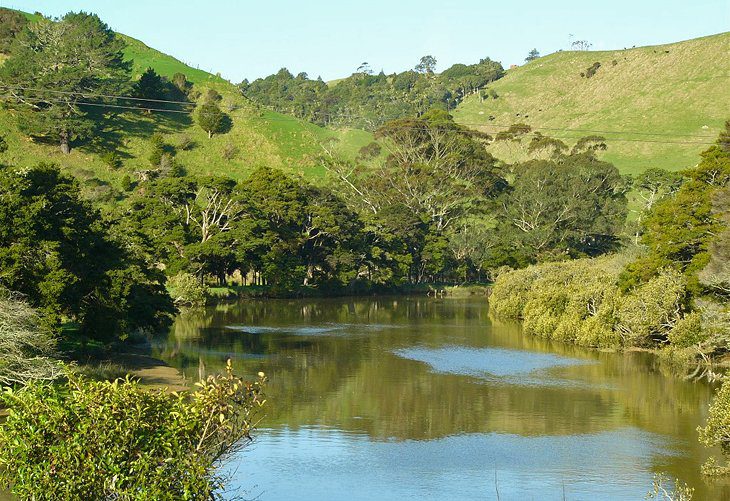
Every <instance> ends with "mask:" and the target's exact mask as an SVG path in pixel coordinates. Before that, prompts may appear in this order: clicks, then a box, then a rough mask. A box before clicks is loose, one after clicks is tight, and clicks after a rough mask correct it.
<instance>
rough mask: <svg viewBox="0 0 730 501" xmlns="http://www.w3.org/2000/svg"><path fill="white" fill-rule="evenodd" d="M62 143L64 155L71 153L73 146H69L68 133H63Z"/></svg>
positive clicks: (61, 136) (61, 135) (63, 131)
mask: <svg viewBox="0 0 730 501" xmlns="http://www.w3.org/2000/svg"><path fill="white" fill-rule="evenodd" d="M60 142H61V144H60V146H61V153H63V154H64V155H68V154H69V153H71V145H69V143H68V131H65V130H62V131H61V134H60Z"/></svg>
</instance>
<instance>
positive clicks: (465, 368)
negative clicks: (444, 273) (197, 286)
mask: <svg viewBox="0 0 730 501" xmlns="http://www.w3.org/2000/svg"><path fill="white" fill-rule="evenodd" d="M156 350H157V351H158V355H159V356H160V357H161V358H163V359H164V360H165V361H167V362H168V363H170V364H171V365H173V366H175V367H178V368H179V369H181V370H182V371H183V372H184V373H185V375H186V377H189V378H196V377H197V376H198V375H199V374H204V373H206V372H210V371H217V370H220V369H222V367H223V365H224V363H225V360H226V359H227V358H228V357H232V358H234V359H235V361H236V365H237V366H238V368H239V370H240V371H241V372H243V373H244V374H247V375H250V376H252V375H254V374H255V373H256V372H258V371H259V370H263V371H265V372H266V373H267V374H268V375H269V378H270V385H269V390H268V398H269V402H270V406H269V408H268V410H267V416H266V419H265V422H264V426H265V427H266V429H264V430H261V431H260V436H259V441H258V443H257V445H255V446H254V447H253V448H251V449H250V450H247V451H244V453H243V454H242V456H241V458H240V461H242V463H241V468H240V470H241V471H243V470H245V472H246V474H245V475H243V476H236V480H235V481H234V484H235V485H239V486H253V485H254V484H257V485H259V487H260V489H261V491H262V492H264V493H265V495H264V496H263V498H262V499H278V498H282V497H283V498H286V497H287V496H288V495H289V494H294V493H298V497H299V498H300V499H317V498H318V497H321V496H322V495H326V494H327V493H331V494H330V495H335V497H342V496H347V497H348V498H349V499H359V498H363V499H366V498H368V497H372V496H375V497H382V498H385V499H395V498H398V497H403V496H406V497H413V496H414V495H416V496H421V497H425V498H428V497H433V498H434V499H437V498H439V496H440V497H441V498H442V499H443V498H444V496H445V497H446V498H453V496H457V497H462V498H470V497H472V496H473V495H474V494H475V492H476V490H479V491H480V492H487V494H486V496H487V498H489V496H492V494H494V492H495V491H494V485H493V484H494V473H495V468H496V471H497V472H498V483H499V485H500V488H501V494H503V496H504V497H503V499H513V498H514V497H510V496H518V495H519V494H520V493H521V492H522V493H524V494H525V495H527V496H528V498H529V497H530V496H535V499H538V498H543V499H544V498H546V497H547V498H548V499H550V498H555V499H562V492H563V491H562V489H564V488H565V492H566V498H567V499H586V498H587V497H588V498H590V499H603V498H611V499H623V498H627V499H630V498H633V499H641V498H643V496H644V495H645V494H646V492H647V491H648V490H649V489H650V487H651V480H652V475H653V473H654V472H659V471H663V472H666V473H667V474H668V475H670V476H671V477H678V478H680V479H682V480H683V481H686V482H688V483H689V484H690V485H691V486H692V487H695V488H696V489H697V491H696V494H697V498H698V499H721V498H723V497H726V498H730V490H728V487H727V486H726V485H723V484H709V483H707V482H706V481H705V480H704V479H703V478H702V477H701V475H700V473H699V468H700V465H701V463H702V462H703V461H704V459H705V457H706V451H705V450H703V449H702V447H701V446H700V445H699V443H698V442H697V433H696V428H697V426H699V425H701V424H702V423H703V422H704V420H705V418H706V409H707V406H708V403H709V401H710V399H711V397H712V391H713V389H712V387H710V386H709V385H707V384H704V383H690V382H686V381H682V380H680V379H678V378H672V377H667V376H666V375H663V374H662V373H661V371H660V370H659V367H658V365H657V361H656V359H655V358H654V357H652V356H651V355H648V354H645V353H601V352H597V351H590V350H584V349H581V348H578V347H575V346H570V345H563V344H559V343H553V342H550V341H547V340H544V339H541V338H535V337H531V336H525V335H523V334H522V333H521V331H520V326H519V325H517V324H515V323H502V322H498V321H496V320H494V319H493V318H491V317H490V315H489V310H488V306H487V303H486V302H485V301H482V300H479V299H463V300H461V299H453V300H451V299H446V300H438V301H436V300H433V299H429V298H403V297H398V298H367V299H329V300H280V301H271V300H269V301H247V302H242V303H237V304H226V305H220V306H217V307H214V308H208V309H205V310H197V311H191V312H188V313H186V314H184V315H181V316H180V317H179V318H178V319H177V321H176V322H175V324H174V326H173V328H172V329H171V331H170V333H169V335H168V336H167V337H166V338H164V339H161V340H159V342H158V343H157V344H156ZM234 463H236V462H235V461H234ZM316 465H318V466H317V467H315V466H316ZM358 465H359V466H358ZM495 465H496V466H495ZM369 474H375V475H381V477H380V478H381V479H382V482H381V483H380V484H379V485H373V483H368V482H366V481H365V480H366V478H367V476H368V475H369ZM248 475H251V476H253V478H249V477H248ZM500 478H501V479H500ZM439 479H440V480H439ZM267 482H269V484H267ZM490 482H491V484H490ZM489 485H491V487H490V489H491V490H487V491H484V489H487V488H488V487H489ZM541 485H542V486H543V487H544V488H545V489H547V490H543V491H540V486H541ZM297 486H299V487H297ZM426 486H430V487H428V489H430V490H428V492H430V493H432V494H433V496H431V495H430V494H429V495H425V494H424V492H425V491H423V489H426V488H427V487H426ZM563 486H565V487H563ZM324 488H326V489H327V490H325V491H323V490H322V489H324ZM288 489H291V490H288ZM308 489H309V490H308ZM409 489H410V490H409ZM475 489H476V490H475ZM267 492H268V493H269V494H266V493H267ZM541 493H542V494H543V496H540V494H541ZM546 493H547V494H546ZM269 496H270V497H269Z"/></svg>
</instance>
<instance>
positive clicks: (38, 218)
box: [0, 165, 172, 339]
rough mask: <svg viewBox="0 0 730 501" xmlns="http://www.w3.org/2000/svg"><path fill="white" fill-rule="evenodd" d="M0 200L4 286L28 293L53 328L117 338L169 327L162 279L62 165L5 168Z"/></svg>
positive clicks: (1, 169) (0, 278)
mask: <svg viewBox="0 0 730 501" xmlns="http://www.w3.org/2000/svg"><path fill="white" fill-rule="evenodd" d="M0 200H1V201H2V203H0V285H2V286H4V287H6V288H7V289H9V290H12V291H15V292H20V293H22V294H24V296H25V297H26V298H27V300H28V302H29V303H30V304H31V305H32V306H34V307H37V308H38V309H39V311H40V312H41V313H42V314H43V319H44V321H45V323H46V324H47V325H49V326H52V327H58V325H59V324H60V322H61V321H62V320H64V319H71V320H75V321H77V322H78V323H79V325H80V327H81V330H82V332H83V333H84V334H86V335H88V336H91V337H95V338H101V339H112V338H114V337H115V336H121V335H123V334H125V333H129V332H132V331H134V330H135V329H139V328H145V327H153V328H154V327H159V326H161V325H164V324H165V323H166V321H167V320H166V319H167V317H166V315H165V313H169V312H171V311H172V307H171V303H170V301H169V297H168V296H167V294H166V292H165V290H164V276H163V275H162V274H161V273H160V272H159V271H158V270H155V269H154V268H152V267H151V266H149V264H148V262H147V261H146V260H145V259H144V256H142V255H141V254H140V253H139V252H137V251H136V250H135V249H134V248H132V247H130V246H128V245H127V244H126V242H125V240H126V238H128V237H129V235H123V234H122V233H121V232H120V231H119V229H118V228H117V227H115V225H114V224H113V223H110V222H108V221H106V220H105V219H104V218H103V217H102V216H101V214H100V213H99V212H98V210H96V209H94V208H93V207H92V206H91V204H90V203H89V202H88V201H86V200H83V199H82V198H81V195H80V192H79V187H78V184H77V183H76V182H75V181H74V180H73V179H72V178H70V177H68V176H65V175H63V174H61V173H60V171H59V169H58V167H56V166H52V165H39V166H37V167H34V168H31V169H14V168H12V167H0Z"/></svg>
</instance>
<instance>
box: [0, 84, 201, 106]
mask: <svg viewBox="0 0 730 501" xmlns="http://www.w3.org/2000/svg"><path fill="white" fill-rule="evenodd" d="M0 89H5V90H10V91H12V90H22V91H31V92H48V93H50V94H60V95H64V96H81V97H83V98H94V97H96V98H101V99H123V100H129V101H144V102H146V103H165V104H180V105H184V106H195V103H191V102H190V101H169V100H166V99H151V98H144V97H133V96H117V95H112V94H94V93H89V92H71V91H63V90H52V89H37V88H33V87H21V86H13V85H6V84H0Z"/></svg>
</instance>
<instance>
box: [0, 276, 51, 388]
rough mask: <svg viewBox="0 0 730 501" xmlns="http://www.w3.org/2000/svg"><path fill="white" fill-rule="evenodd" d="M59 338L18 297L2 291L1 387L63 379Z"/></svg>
mask: <svg viewBox="0 0 730 501" xmlns="http://www.w3.org/2000/svg"><path fill="white" fill-rule="evenodd" d="M57 357H58V353H57V346H56V338H55V337H54V336H53V334H52V333H51V332H50V330H49V329H48V328H47V327H45V326H44V325H43V324H42V322H41V319H40V316H39V315H38V313H37V312H36V311H35V310H34V309H33V308H31V307H30V306H29V305H28V304H27V303H26V302H25V301H23V300H22V299H21V298H20V297H19V295H18V294H13V293H11V292H9V291H7V290H6V289H3V288H0V384H2V385H3V386H12V385H26V384H29V383H31V382H34V381H52V380H54V379H56V378H58V377H59V376H61V372H62V371H61V367H60V365H59V364H58V362H57V361H56V360H55V359H56V358H57Z"/></svg>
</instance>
